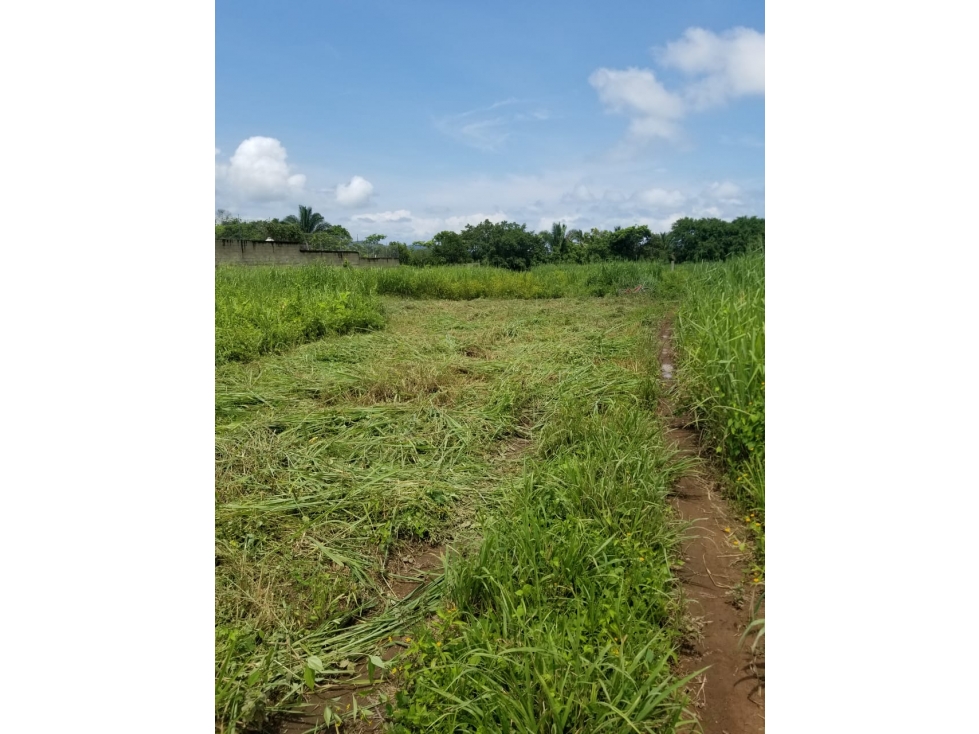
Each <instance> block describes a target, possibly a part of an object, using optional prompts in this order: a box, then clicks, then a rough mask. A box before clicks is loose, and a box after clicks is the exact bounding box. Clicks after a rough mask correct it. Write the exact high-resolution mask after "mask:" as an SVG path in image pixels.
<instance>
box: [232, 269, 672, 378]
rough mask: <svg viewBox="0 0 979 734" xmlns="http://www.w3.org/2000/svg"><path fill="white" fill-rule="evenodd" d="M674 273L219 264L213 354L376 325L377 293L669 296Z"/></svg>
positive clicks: (237, 356) (241, 353)
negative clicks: (641, 293)
mask: <svg viewBox="0 0 979 734" xmlns="http://www.w3.org/2000/svg"><path fill="white" fill-rule="evenodd" d="M680 282H681V277H680V274H679V273H671V272H669V271H666V270H665V269H664V267H663V266H662V265H660V264H659V263H652V262H642V263H631V262H620V263H603V264H598V265H580V266H572V267H559V266H542V267H539V268H534V269H533V270H530V271H527V272H523V273H521V272H514V271H511V270H501V269H500V268H489V267H476V266H474V267H458V266H457V267H437V268H407V267H402V268H338V267H331V266H326V265H320V266H315V265H314V266H307V267H303V268H275V267H253V268H241V267H227V266H226V267H221V268H219V269H218V270H217V277H216V281H215V322H216V348H215V359H216V362H217V363H218V364H223V363H225V362H234V361H249V360H252V359H255V358H257V357H259V356H261V355H263V354H269V353H278V352H282V351H285V350H287V349H290V348H292V347H295V346H298V345H300V344H305V343H308V342H311V341H315V340H316V339H319V338H321V337H323V336H327V335H338V334H346V333H350V332H354V331H369V330H372V329H377V328H381V327H383V326H384V324H385V323H386V316H385V313H384V309H383V306H382V303H381V301H380V299H379V298H378V296H398V297H401V298H411V299H448V300H463V301H467V300H474V299H478V298H493V299H521V300H522V299H531V300H533V299H548V298H564V297H572V296H608V295H614V294H616V293H619V292H620V291H623V290H626V289H635V288H640V289H641V290H642V291H644V292H647V293H649V292H655V293H657V294H673V293H675V292H676V291H677V287H678V285H679V284H680Z"/></svg>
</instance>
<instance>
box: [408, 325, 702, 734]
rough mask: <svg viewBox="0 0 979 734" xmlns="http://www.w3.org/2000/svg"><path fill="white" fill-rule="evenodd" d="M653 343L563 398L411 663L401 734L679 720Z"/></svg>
mask: <svg viewBox="0 0 979 734" xmlns="http://www.w3.org/2000/svg"><path fill="white" fill-rule="evenodd" d="M651 321H652V320H650V322H651ZM646 330H647V331H650V330H651V329H650V327H649V326H647V327H646ZM648 339H649V337H648V336H641V337H639V336H637V337H634V338H633V340H632V343H631V344H629V343H628V342H620V344H621V347H620V349H621V351H622V353H624V354H628V355H630V356H631V357H632V358H633V359H634V360H635V361H634V362H632V363H631V364H630V367H631V369H623V368H618V367H614V366H612V365H607V364H606V365H601V366H599V367H594V366H588V367H585V368H583V369H580V370H577V371H575V372H574V373H573V374H572V375H569V379H567V380H565V381H564V382H563V384H562V385H561V393H560V394H561V397H560V399H559V400H557V401H555V403H554V404H553V406H552V407H551V409H550V410H549V411H548V413H547V415H546V416H545V417H544V418H543V419H542V420H541V422H540V426H541V427H540V431H539V433H538V438H539V444H538V448H537V452H536V455H535V457H534V460H533V461H532V462H530V463H529V464H528V466H527V467H526V468H525V473H524V476H523V477H522V479H521V480H520V481H519V482H517V483H515V484H514V485H512V486H511V487H510V488H509V490H508V491H507V492H506V493H505V496H504V500H503V507H502V509H501V511H500V512H499V513H498V514H497V515H496V516H495V517H494V518H493V519H492V520H491V522H490V523H489V524H488V525H487V526H486V529H485V533H484V539H483V543H482V546H481V547H480V550H479V552H478V553H476V554H473V555H472V556H471V557H469V558H466V559H464V560H461V561H460V562H459V563H457V564H455V565H454V566H450V569H449V576H448V579H447V582H446V583H447V600H448V604H447V606H445V607H444V608H443V609H442V610H441V611H440V613H439V615H438V620H437V621H436V622H435V624H434V625H430V626H425V627H422V628H421V629H420V630H419V632H418V633H417V636H416V638H415V640H414V641H413V643H412V645H411V647H410V648H409V650H408V656H407V662H405V663H404V670H405V687H404V690H403V691H402V692H400V693H399V694H398V697H397V701H398V708H397V709H393V710H392V714H393V718H394V721H395V722H396V723H397V726H396V730H397V731H426V732H457V731H473V732H478V731H485V732H491V731H492V732H504V731H514V732H545V731H546V732H570V731H582V732H584V731H587V732H603V731H605V732H625V731H633V732H670V731H673V730H674V729H675V728H676V726H677V725H678V723H679V722H680V721H681V719H682V718H683V703H684V701H683V699H682V697H681V696H679V695H678V689H679V687H680V686H681V685H682V683H683V682H684V681H677V680H676V679H675V678H674V677H673V676H672V675H671V669H670V664H671V662H672V661H673V660H674V656H673V651H674V647H675V645H676V643H677V632H676V630H677V628H678V626H679V619H678V617H679V614H680V612H679V609H678V606H677V597H676V590H675V579H674V576H673V574H672V571H671V564H672V562H673V560H672V559H674V558H675V557H676V552H675V546H676V543H677V532H676V524H675V522H674V521H672V520H671V518H670V515H669V510H668V504H667V501H666V494H667V491H668V488H669V487H670V485H671V483H672V480H673V479H674V477H675V475H676V473H677V472H678V471H679V470H680V468H681V465H680V464H679V463H676V462H673V463H671V462H670V454H669V452H668V451H667V450H666V448H665V447H664V445H663V442H662V441H663V439H662V430H661V427H660V425H659V424H658V421H657V419H656V418H655V415H654V413H653V410H654V405H653V397H654V395H653V392H654V391H653V392H650V391H649V388H648V385H649V383H648V375H649V374H650V372H651V371H654V370H655V368H656V366H657V365H655V364H648V363H647V362H646V355H653V356H655V355H656V353H657V352H656V350H655V345H653V344H649V343H648Z"/></svg>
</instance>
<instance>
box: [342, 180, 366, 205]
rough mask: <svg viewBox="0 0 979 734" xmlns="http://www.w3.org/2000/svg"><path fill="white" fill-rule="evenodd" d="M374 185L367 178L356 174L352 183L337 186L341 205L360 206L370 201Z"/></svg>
mask: <svg viewBox="0 0 979 734" xmlns="http://www.w3.org/2000/svg"><path fill="white" fill-rule="evenodd" d="M373 193H374V186H373V184H371V182H370V181H368V180H367V179H366V178H362V177H361V176H354V177H353V178H352V179H350V183H346V184H339V185H338V186H337V203H338V204H340V206H346V207H358V206H364V205H365V204H367V203H368V202H370V198H371V196H372V195H373Z"/></svg>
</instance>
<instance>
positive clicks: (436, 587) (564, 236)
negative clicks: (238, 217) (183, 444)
mask: <svg viewBox="0 0 979 734" xmlns="http://www.w3.org/2000/svg"><path fill="white" fill-rule="evenodd" d="M300 214H302V212H300ZM297 219H299V218H298V217H297ZM293 224H294V225H296V223H293ZM296 226H298V225H296ZM467 229H468V228H467ZM471 229H472V230H473V231H476V230H478V228H477V227H473V228H471ZM642 229H643V228H641V227H637V228H629V230H631V231H627V230H617V231H616V232H621V233H622V234H618V235H617V236H618V239H615V238H612V237H606V238H604V240H603V241H604V243H605V244H604V245H603V246H605V247H607V248H608V251H609V252H612V251H613V250H612V248H613V246H614V248H616V251H618V252H622V253H626V252H632V253H633V255H635V253H636V250H635V249H631V250H630V249H629V248H636V247H638V248H639V249H638V253H639V254H638V256H634V257H622V258H620V259H613V260H612V261H607V262H596V263H590V264H588V263H586V264H574V262H575V261H574V260H573V258H574V257H575V256H574V255H573V253H574V252H575V251H576V248H577V251H578V252H580V251H581V248H585V247H592V246H595V243H596V242H598V241H599V240H601V239H602V238H603V237H604V235H601V233H599V234H598V235H594V234H593V233H582V232H578V231H575V230H572V231H568V230H567V229H566V228H564V227H560V228H553V229H552V230H551V232H550V233H549V237H550V239H549V240H548V242H549V244H548V245H547V246H544V250H545V252H547V251H548V247H551V248H553V247H557V250H558V251H559V252H561V253H563V254H562V255H561V257H563V258H565V260H564V261H563V262H554V259H553V258H551V259H550V261H548V262H547V263H544V262H542V263H541V264H534V265H532V266H531V267H529V268H527V269H516V268H509V267H505V268H504V267H487V266H484V265H481V264H477V263H479V262H481V261H480V260H473V261H472V262H470V263H469V264H468V265H466V266H431V267H425V268H391V269H387V268H377V269H352V268H339V267H329V266H322V265H318V266H307V267H302V268H274V267H253V268H235V267H222V268H219V269H218V270H217V272H216V321H217V324H216V326H217V335H216V339H217V345H216V361H217V368H216V396H215V411H216V434H217V435H216V510H215V520H216V529H215V565H216V568H215V584H216V594H217V596H216V627H215V648H216V649H215V652H216V659H215V685H216V689H215V703H216V719H217V725H218V729H219V730H221V731H225V732H241V731H255V730H258V729H261V728H262V727H264V726H267V725H268V724H269V722H270V721H271V720H272V719H274V717H276V716H277V715H281V714H283V713H285V712H288V711H294V710H296V708H297V706H299V705H300V704H301V703H302V700H303V694H304V693H307V692H309V691H311V690H316V691H324V690H327V691H330V687H331V686H332V687H333V689H332V690H338V688H337V687H339V686H341V685H342V686H346V687H347V689H348V690H349V689H352V688H356V689H360V690H364V691H371V692H372V693H370V694H369V695H361V694H357V695H354V696H353V697H348V698H347V699H346V700H348V701H349V702H350V703H351V704H352V708H351V709H347V708H346V706H344V705H337V704H335V703H332V702H329V699H328V698H327V699H325V700H327V701H328V707H327V709H326V711H325V713H324V714H323V716H322V719H321V724H323V725H325V724H327V723H331V724H332V723H336V722H337V721H338V720H349V719H351V718H354V717H376V716H382V715H383V716H384V717H385V718H386V719H387V720H388V721H389V722H390V724H391V726H393V727H394V728H395V729H396V730H397V731H400V732H402V733H403V734H407V733H408V732H421V731H426V732H427V731H432V732H455V731H473V732H479V731H486V732H489V731H515V732H516V731H520V732H528V731H535V732H540V731H549V732H550V731H555V732H556V731H562V732H568V731H589V732H591V731H594V732H602V731H605V732H667V733H668V732H673V731H676V730H677V729H678V728H679V727H681V724H682V722H683V721H684V720H685V719H686V718H687V715H686V714H685V713H684V711H685V708H684V707H685V703H686V701H685V698H684V694H683V692H682V686H683V683H684V681H682V680H678V679H677V677H676V675H675V672H674V666H673V663H674V662H675V660H676V650H677V648H678V646H679V644H680V642H681V634H680V630H681V629H682V628H683V622H682V611H681V610H682V604H681V598H680V591H679V587H678V584H677V581H676V577H675V573H674V572H675V567H676V566H677V565H678V564H679V563H680V561H679V559H678V553H677V544H678V538H679V535H680V531H681V530H682V528H681V526H680V525H679V523H678V522H677V519H676V517H675V515H674V514H673V513H672V510H671V509H670V505H669V503H668V502H667V493H668V491H669V488H670V487H671V486H672V485H673V483H674V481H675V479H676V477H677V475H678V473H680V472H682V471H685V470H686V466H685V464H684V461H683V460H679V459H678V458H677V457H676V456H673V455H672V454H671V451H670V450H669V449H668V448H667V447H666V446H665V445H664V441H663V427H662V425H661V422H660V420H659V419H658V418H657V415H656V413H655V409H656V405H657V402H658V398H659V387H658V386H659V380H658V373H659V365H658V364H657V363H656V362H655V361H654V360H656V359H657V358H658V354H659V349H658V345H657V344H656V342H655V340H656V338H657V333H658V330H657V328H656V327H657V325H658V324H659V323H660V322H661V320H662V319H663V318H664V317H665V316H666V314H667V313H668V311H673V312H675V314H676V317H675V335H676V348H677V357H678V364H677V369H676V373H675V374H676V379H677V387H678V391H679V392H678V394H679V396H680V398H681V400H682V401H683V403H684V407H686V408H689V409H690V410H691V411H692V413H693V415H694V416H695V419H696V421H697V423H698V425H699V426H700V427H701V429H702V431H703V434H704V438H705V441H706V443H707V444H708V445H709V446H711V447H712V448H714V449H715V450H716V452H715V453H716V455H717V456H718V458H719V460H720V462H721V466H722V467H723V469H724V470H725V472H726V475H727V477H728V482H729V484H730V486H731V488H732V491H733V492H734V493H735V496H736V498H737V499H738V501H739V502H740V503H741V507H742V509H743V510H744V511H745V513H746V517H749V518H751V522H750V523H749V527H751V528H754V529H755V532H756V534H757V540H758V545H759V549H760V557H759V558H760V561H759V563H760V566H759V569H758V574H759V576H761V574H762V573H763V552H764V536H763V528H764V259H763V255H762V253H761V252H760V251H753V252H749V253H748V254H746V255H735V256H733V257H731V258H730V259H728V260H727V261H726V262H723V263H720V262H699V263H692V264H684V265H680V266H677V267H676V268H675V269H673V268H671V266H670V265H668V264H666V263H665V262H664V257H663V256H662V254H658V255H651V254H650V253H652V252H659V253H663V252H673V251H675V243H674V241H673V239H672V238H673V235H672V234H667V235H665V236H664V235H654V234H652V233H648V237H647V234H646V233H644V232H642ZM479 231H481V232H482V234H483V235H485V236H486V237H487V238H488V241H489V239H491V237H492V236H494V235H493V233H494V232H509V235H508V236H512V238H513V241H514V242H517V243H519V242H524V241H526V237H527V236H534V235H533V234H532V233H528V232H527V231H526V230H525V228H522V227H518V226H516V225H513V226H510V227H504V228H500V229H499V230H497V229H496V225H490V226H489V227H483V229H482V230H479ZM647 232H648V230H647ZM613 234H615V233H613ZM455 236H456V238H458V239H453V238H450V237H445V238H440V240H439V246H440V247H444V248H447V249H445V250H443V252H454V251H455V250H453V249H452V248H453V247H457V246H460V244H461V245H465V243H466V241H467V240H466V239H465V238H464V237H463V236H462V235H461V234H456V235H455ZM380 241H381V240H380V239H378V240H377V241H376V242H377V243H380ZM687 242H689V240H687ZM637 243H638V244H637ZM399 244H401V243H392V245H391V246H395V245H399ZM684 246H685V247H686V246H687V245H684ZM647 247H648V248H651V249H648V250H647V249H644V248H647ZM425 249H426V250H427V251H429V252H431V249H432V248H425ZM464 250H465V248H464V247H463V248H462V249H461V250H460V251H464ZM545 260H547V258H545ZM448 301H451V303H449V302H448ZM756 522H757V525H756V524H755V523H756ZM442 554H444V555H445V561H444V565H443V564H442V563H441V562H436V563H429V564H423V563H420V562H419V559H420V558H424V557H426V556H431V557H435V558H437V557H438V556H440V555H442ZM759 625H760V629H759ZM763 630H764V627H763V622H761V621H759V623H758V624H756V625H754V626H753V627H752V628H751V630H750V631H751V632H752V633H758V632H763ZM378 681H381V685H379V686H378V685H371V684H374V683H377V682H378ZM395 692H396V693H395ZM330 730H331V731H332V730H333V729H332V727H331V729H330Z"/></svg>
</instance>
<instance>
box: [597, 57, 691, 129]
mask: <svg viewBox="0 0 979 734" xmlns="http://www.w3.org/2000/svg"><path fill="white" fill-rule="evenodd" d="M588 83H589V84H591V85H592V87H594V88H595V90H596V91H597V92H598V98H599V99H600V100H601V101H602V104H604V105H605V107H606V109H608V110H609V111H610V112H619V113H622V114H625V115H628V116H629V117H631V118H632V120H631V122H630V123H629V129H630V131H631V132H632V133H633V134H634V135H636V136H637V137H639V138H652V137H662V138H673V137H675V136H676V134H677V132H678V128H677V121H679V120H680V119H681V118H682V117H683V114H684V111H685V110H684V104H683V100H682V99H681V98H680V97H679V96H678V95H676V94H674V93H672V92H670V91H668V90H667V89H666V87H664V86H663V85H662V84H661V83H660V82H659V81H658V80H657V79H656V76H655V75H654V74H653V72H652V71H650V70H649V69H637V68H635V67H631V68H629V69H624V70H619V69H606V68H601V69H598V70H596V71H594V72H593V73H592V75H591V76H590V77H588Z"/></svg>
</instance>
